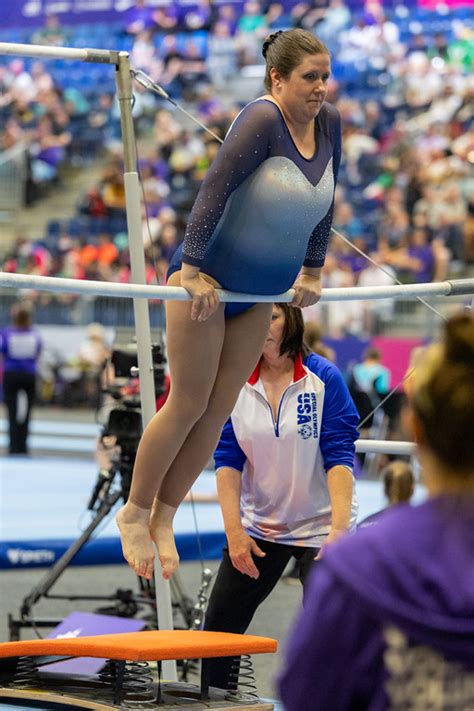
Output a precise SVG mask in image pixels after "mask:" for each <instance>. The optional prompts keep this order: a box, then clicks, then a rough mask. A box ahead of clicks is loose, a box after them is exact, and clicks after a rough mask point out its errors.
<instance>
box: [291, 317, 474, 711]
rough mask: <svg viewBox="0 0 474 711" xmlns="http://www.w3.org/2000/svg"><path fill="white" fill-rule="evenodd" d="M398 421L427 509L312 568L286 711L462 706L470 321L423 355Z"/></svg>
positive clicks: (471, 700)
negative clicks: (411, 444) (410, 446)
mask: <svg viewBox="0 0 474 711" xmlns="http://www.w3.org/2000/svg"><path fill="white" fill-rule="evenodd" d="M410 390H411V394H410V395H409V397H410V409H409V414H407V419H409V420H410V426H411V429H412V431H413V434H414V438H415V441H416V442H417V444H418V450H419V457H420V462H421V464H422V468H423V474H424V479H425V483H426V487H427V490H428V494H429V496H428V500H427V501H426V502H425V503H423V504H421V505H419V506H404V505H400V506H397V507H396V508H394V509H393V510H391V511H389V512H387V513H386V514H385V516H384V517H383V519H381V520H380V523H378V525H377V526H373V527H372V526H371V527H368V528H365V529H363V530H361V531H358V532H357V533H355V534H354V535H348V536H346V538H344V539H343V540H341V541H339V542H337V543H335V544H334V545H333V546H332V547H329V548H328V549H327V550H326V551H325V555H324V558H323V560H322V561H321V562H320V564H319V565H318V566H315V568H314V571H313V573H312V577H311V580H310V583H309V590H308V592H307V597H306V604H305V607H304V610H302V611H301V613H300V615H299V618H298V619H297V621H296V624H295V625H294V627H293V630H292V633H291V635H290V638H289V641H288V644H287V648H286V652H285V659H286V662H285V665H284V669H283V670H282V672H281V675H280V678H279V689H280V694H281V698H282V701H283V704H284V708H285V709H286V710H287V711H310V710H311V711H344V710H346V709H354V710H355V709H361V710H362V709H363V710H364V711H381V710H382V709H393V710H395V709H397V710H400V711H402V709H403V710H405V709H412V710H413V711H415V710H417V711H418V710H419V711H421V710H422V709H423V710H426V709H428V708H429V709H430V710H431V711H437V710H439V711H441V710H443V711H448V710H449V711H455V710H459V711H461V709H463V710H465V711H468V709H474V446H473V440H472V433H473V422H474V318H473V316H472V315H459V316H455V317H453V318H452V319H450V321H449V322H448V323H447V324H446V327H445V332H444V338H443V340H442V342H441V343H439V344H436V345H433V346H431V347H430V348H428V349H427V351H426V352H425V354H424V355H423V357H422V359H421V361H420V364H419V366H418V367H417V370H416V372H415V375H414V377H413V384H412V387H411V388H410Z"/></svg>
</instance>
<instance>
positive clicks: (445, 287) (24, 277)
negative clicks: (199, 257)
mask: <svg viewBox="0 0 474 711" xmlns="http://www.w3.org/2000/svg"><path fill="white" fill-rule="evenodd" d="M0 287H7V288H12V289H34V290H36V291H51V292H56V293H57V292H59V293H66V294H82V295H84V296H110V297H113V298H134V299H135V298H136V299H160V300H163V301H168V300H171V301H190V300H191V297H190V295H189V294H188V292H187V291H186V289H183V288H182V287H180V286H149V285H144V284H116V283H115V282H111V283H110V282H105V281H88V280H79V279H64V278H61V277H46V276H35V275H31V274H10V273H7V272H0ZM218 292H219V297H220V300H221V301H222V302H223V303H228V302H234V303H247V302H249V303H264V302H289V301H291V300H292V298H293V289H290V290H289V291H287V292H285V293H283V294H267V295H261V294H260V295H259V294H240V293H234V292H231V291H225V290H224V289H219V290H218ZM469 294H474V279H453V280H451V281H440V282H432V283H423V284H402V285H398V284H393V285H391V286H364V287H360V286H355V287H347V288H338V289H330V288H327V289H323V292H322V296H321V301H322V302H329V301H370V300H374V299H407V298H412V297H413V298H415V297H417V296H462V295H469Z"/></svg>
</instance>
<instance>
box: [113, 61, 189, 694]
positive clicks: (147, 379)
mask: <svg viewBox="0 0 474 711" xmlns="http://www.w3.org/2000/svg"><path fill="white" fill-rule="evenodd" d="M116 83H117V94H118V99H119V103H120V121H121V126H122V140H123V155H124V179H125V201H126V206H127V226H128V242H129V249H130V262H131V271H132V281H133V282H134V283H135V284H145V283H146V278H145V257H144V251H143V238H142V224H141V211H140V184H139V180H138V172H137V154H136V148H135V133H134V127H133V119H132V104H133V94H132V75H131V71H130V61H129V55H128V52H120V53H119V56H118V63H117V68H116ZM133 309H134V315H135V331H136V335H137V351H138V367H139V370H140V396H141V403H142V419H143V427H144V428H145V427H146V425H147V424H148V422H149V421H150V420H151V418H152V417H153V415H154V414H155V412H156V396H155V383H154V378H153V361H152V353H151V335H150V318H149V312H148V301H147V300H146V299H133ZM155 585H156V606H157V615H158V627H159V629H160V630H165V629H168V630H171V629H173V611H172V606H171V593H170V585H169V582H168V581H166V580H164V579H163V576H162V575H161V569H160V566H159V564H158V565H156V566H155ZM162 668H163V673H164V676H165V678H166V679H168V680H170V681H176V680H177V673H176V662H175V661H172V660H170V661H164V662H163V667H162Z"/></svg>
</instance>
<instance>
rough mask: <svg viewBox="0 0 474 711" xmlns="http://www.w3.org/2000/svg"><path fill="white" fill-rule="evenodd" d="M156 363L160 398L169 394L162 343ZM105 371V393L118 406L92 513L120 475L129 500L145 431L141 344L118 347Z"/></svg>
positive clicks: (104, 436)
mask: <svg viewBox="0 0 474 711" xmlns="http://www.w3.org/2000/svg"><path fill="white" fill-rule="evenodd" d="M152 363H153V379H154V383H155V394H156V397H159V396H160V395H163V394H164V393H165V392H166V371H165V364H166V358H165V356H164V349H163V346H162V344H161V343H154V344H153V345H152ZM104 370H105V374H106V376H107V379H108V380H109V383H108V386H107V387H105V388H103V389H102V393H103V394H108V395H111V396H112V398H113V400H114V401H115V403H116V404H115V406H114V407H112V409H111V410H110V412H109V414H108V418H107V422H106V424H105V425H104V427H103V429H102V433H101V436H100V440H99V445H98V446H99V450H100V455H101V457H102V458H106V459H107V462H106V463H105V464H102V465H101V468H100V471H99V475H98V477H97V481H96V484H95V486H94V489H93V492H92V495H91V497H90V500H89V504H88V509H89V510H93V509H95V508H97V506H99V507H100V505H101V504H102V502H103V500H104V498H105V497H106V495H107V493H108V491H109V489H110V486H111V484H112V481H113V479H114V477H115V474H116V473H120V480H121V489H122V498H123V499H124V501H126V500H127V498H128V494H129V492H130V485H131V480H132V471H133V465H134V462H135V456H136V452H137V448H138V443H139V441H140V437H141V435H142V431H143V426H142V412H141V403H140V389H139V380H138V376H139V371H138V353H137V344H136V343H133V342H132V343H127V344H125V345H116V346H115V347H114V349H113V351H112V354H111V356H110V359H109V361H108V362H107V363H106V364H105V365H104ZM107 455H108V456H107Z"/></svg>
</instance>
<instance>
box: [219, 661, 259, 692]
mask: <svg viewBox="0 0 474 711" xmlns="http://www.w3.org/2000/svg"><path fill="white" fill-rule="evenodd" d="M226 698H228V699H229V700H241V699H242V700H245V701H246V702H247V703H251V704H257V703H258V702H259V701H260V698H259V696H258V693H257V684H256V680H255V672H254V670H253V665H252V658H251V656H250V655H249V654H243V655H242V656H241V657H234V658H233V660H232V666H231V670H230V674H229V682H228V691H227V694H226Z"/></svg>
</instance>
